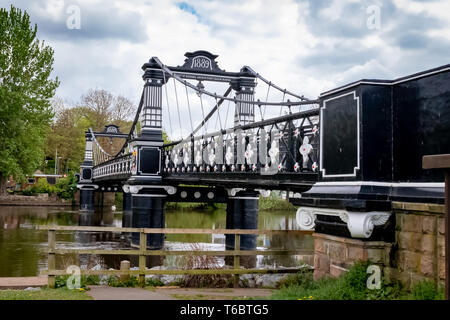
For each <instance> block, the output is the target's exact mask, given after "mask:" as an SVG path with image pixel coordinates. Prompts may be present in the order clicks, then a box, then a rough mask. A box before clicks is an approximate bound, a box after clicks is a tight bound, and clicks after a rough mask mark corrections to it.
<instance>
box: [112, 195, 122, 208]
mask: <svg viewBox="0 0 450 320" xmlns="http://www.w3.org/2000/svg"><path fill="white" fill-rule="evenodd" d="M114 204H115V205H116V207H117V208H122V206H123V193H122V192H116V193H115V194H114Z"/></svg>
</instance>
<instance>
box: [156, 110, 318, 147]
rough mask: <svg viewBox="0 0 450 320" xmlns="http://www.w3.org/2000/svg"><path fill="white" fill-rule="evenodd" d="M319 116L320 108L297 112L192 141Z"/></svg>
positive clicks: (170, 144)
mask: <svg viewBox="0 0 450 320" xmlns="http://www.w3.org/2000/svg"><path fill="white" fill-rule="evenodd" d="M318 115H319V108H314V109H311V110H305V111H300V112H295V113H291V114H287V115H284V116H280V117H276V118H272V119H267V120H262V121H258V122H253V123H249V124H245V125H239V126H235V127H233V128H230V129H224V130H219V131H215V132H211V133H207V134H205V135H199V136H197V137H192V136H191V137H190V139H192V138H194V140H195V139H201V138H209V137H213V136H217V135H220V134H222V135H224V134H228V133H233V132H234V131H235V130H237V129H241V130H247V129H253V128H260V127H264V126H268V125H272V124H275V123H278V122H284V121H290V120H295V119H298V118H302V117H309V116H318ZM187 140H189V139H183V140H178V141H174V142H171V143H166V144H164V145H163V147H171V146H175V145H177V144H179V143H182V142H185V141H187Z"/></svg>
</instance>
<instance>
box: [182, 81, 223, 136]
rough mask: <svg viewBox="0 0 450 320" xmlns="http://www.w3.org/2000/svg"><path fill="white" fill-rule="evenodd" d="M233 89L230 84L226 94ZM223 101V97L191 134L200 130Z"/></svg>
mask: <svg viewBox="0 0 450 320" xmlns="http://www.w3.org/2000/svg"><path fill="white" fill-rule="evenodd" d="M231 91H232V88H231V86H230V87H228V89H227V91H225V93H224V96H225V97H227V96H228V95H229V94H230V92H231ZM223 101H224V100H223V99H220V100H219V101H218V102H217V104H216V105H215V106H214V108H212V110H211V111H210V112H209V113H208V114H207V115H206V117H205V119H203V120H202V122H201V123H200V124H199V125H198V126H197V127H196V128H195V130H193V131H192V133H191V136H193V135H195V134H196V133H197V132H198V130H200V128H201V127H202V126H203V125H204V124H205V123H206V121H208V120H209V119H210V118H211V117H212V115H213V114H214V112H216V111H217V110H218V109H219V107H220V106H221V105H222V103H223Z"/></svg>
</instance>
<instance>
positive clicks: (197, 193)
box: [194, 191, 201, 199]
mask: <svg viewBox="0 0 450 320" xmlns="http://www.w3.org/2000/svg"><path fill="white" fill-rule="evenodd" d="M200 196H201V193H200V192H198V191H195V193H194V198H196V199H198V198H200Z"/></svg>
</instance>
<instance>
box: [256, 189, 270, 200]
mask: <svg viewBox="0 0 450 320" xmlns="http://www.w3.org/2000/svg"><path fill="white" fill-rule="evenodd" d="M255 191H259V194H260V195H261V196H262V197H263V198H267V197H268V196H270V190H264V189H255Z"/></svg>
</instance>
